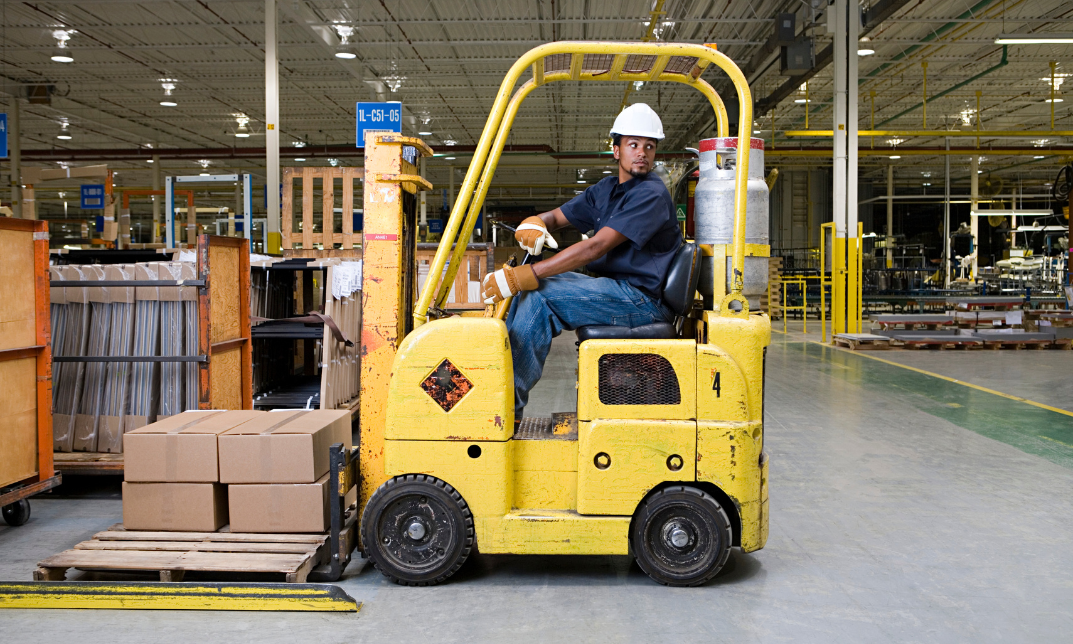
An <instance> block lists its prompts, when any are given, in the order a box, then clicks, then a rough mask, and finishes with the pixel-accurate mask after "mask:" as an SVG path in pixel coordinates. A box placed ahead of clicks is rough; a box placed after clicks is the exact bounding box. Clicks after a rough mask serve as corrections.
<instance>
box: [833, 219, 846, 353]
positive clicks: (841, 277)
mask: <svg viewBox="0 0 1073 644" xmlns="http://www.w3.org/2000/svg"><path fill="white" fill-rule="evenodd" d="M831 256H832V261H831V335H832V336H833V335H834V334H836V333H845V332H846V238H845V237H839V236H838V234H837V232H836V234H835V236H834V248H833V249H832V253H831Z"/></svg>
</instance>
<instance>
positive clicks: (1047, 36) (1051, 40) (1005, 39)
mask: <svg viewBox="0 0 1073 644" xmlns="http://www.w3.org/2000/svg"><path fill="white" fill-rule="evenodd" d="M995 44H996V45H1073V34H1054V33H1039V34H1000V35H999V37H998V38H995Z"/></svg>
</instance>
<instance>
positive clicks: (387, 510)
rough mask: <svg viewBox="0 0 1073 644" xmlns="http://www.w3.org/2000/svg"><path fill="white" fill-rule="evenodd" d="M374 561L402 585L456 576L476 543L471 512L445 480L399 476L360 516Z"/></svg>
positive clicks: (378, 492) (380, 490) (431, 583)
mask: <svg viewBox="0 0 1073 644" xmlns="http://www.w3.org/2000/svg"><path fill="white" fill-rule="evenodd" d="M361 540H362V543H363V544H364V545H365V551H366V553H367V554H368V557H369V559H370V560H371V561H372V562H373V564H374V565H375V566H376V567H377V568H378V569H379V570H380V572H382V573H383V574H384V576H386V577H387V578H388V579H390V580H391V581H393V582H395V583H397V584H401V585H404V586H434V585H436V584H438V583H440V582H442V581H444V580H446V579H447V578H448V577H450V576H451V575H453V574H454V573H455V572H456V571H457V570H458V569H459V568H461V567H462V564H463V563H465V561H466V558H467V557H469V554H470V552H471V550H472V549H473V547H474V541H475V536H474V529H473V514H472V513H471V512H470V510H469V506H468V505H467V504H466V501H465V499H463V498H462V495H461V494H459V493H458V491H457V490H455V489H454V488H453V487H451V486H450V485H448V484H447V483H446V482H445V481H441V480H440V479H438V478H436V477H433V476H427V475H425V474H406V475H403V476H396V477H394V478H392V479H390V480H389V481H387V482H386V483H384V484H383V485H381V486H380V487H379V488H378V489H377V490H376V492H374V493H373V496H372V498H370V499H369V503H368V505H366V506H365V511H364V512H363V513H362V517H361Z"/></svg>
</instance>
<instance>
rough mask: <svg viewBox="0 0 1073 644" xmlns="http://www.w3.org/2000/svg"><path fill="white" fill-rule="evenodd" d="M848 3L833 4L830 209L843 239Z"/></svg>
mask: <svg viewBox="0 0 1073 644" xmlns="http://www.w3.org/2000/svg"><path fill="white" fill-rule="evenodd" d="M847 4H848V2H847V0H836V2H835V7H834V10H835V39H834V49H835V51H834V75H835V93H834V103H835V104H834V112H833V115H834V126H833V127H832V128H831V129H832V130H833V133H834V137H833V139H834V140H833V146H832V147H833V150H832V151H833V154H834V172H833V175H834V199H833V200H832V203H831V206H832V211H833V213H834V223H835V236H836V237H845V236H846V178H847V177H846V170H847V167H846V143H847V141H846V89H847V88H846V84H847V78H846V77H847V75H848V72H849V65H848V64H847V61H846V58H847V56H846V37H847V34H846V31H847V28H848V21H847V18H846V9H847Z"/></svg>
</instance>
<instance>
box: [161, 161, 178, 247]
mask: <svg viewBox="0 0 1073 644" xmlns="http://www.w3.org/2000/svg"><path fill="white" fill-rule="evenodd" d="M175 242H176V239H175V177H167V178H166V179H164V247H165V248H177V247H178V246H177V244H176V243H175Z"/></svg>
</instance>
